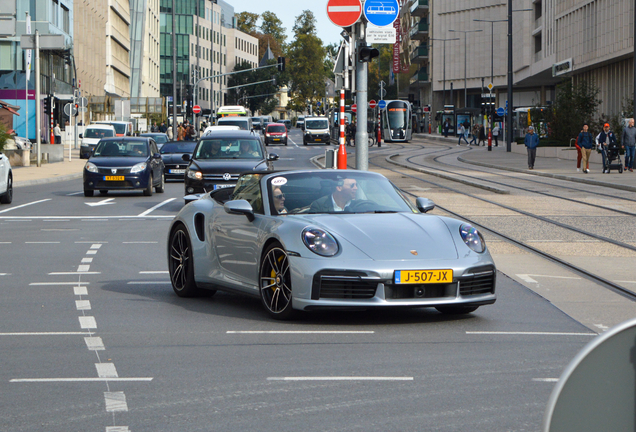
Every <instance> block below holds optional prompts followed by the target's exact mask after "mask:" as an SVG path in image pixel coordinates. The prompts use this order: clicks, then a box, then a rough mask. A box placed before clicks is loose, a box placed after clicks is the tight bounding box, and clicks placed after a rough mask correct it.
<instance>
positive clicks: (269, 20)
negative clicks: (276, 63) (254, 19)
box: [261, 11, 287, 48]
mask: <svg viewBox="0 0 636 432" xmlns="http://www.w3.org/2000/svg"><path fill="white" fill-rule="evenodd" d="M261 19H262V23H261V32H262V33H263V34H265V35H270V36H272V37H273V38H274V39H275V40H276V42H277V43H278V46H279V47H281V48H284V47H285V40H286V39H287V36H286V35H285V31H286V30H287V29H286V28H285V27H283V22H282V21H281V20H280V19H278V17H277V16H276V14H275V13H273V12H270V11H265V12H263V14H262V15H261Z"/></svg>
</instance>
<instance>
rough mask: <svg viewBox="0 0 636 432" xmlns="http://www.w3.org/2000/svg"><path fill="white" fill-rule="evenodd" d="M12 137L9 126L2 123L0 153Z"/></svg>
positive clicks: (0, 125)
mask: <svg viewBox="0 0 636 432" xmlns="http://www.w3.org/2000/svg"><path fill="white" fill-rule="evenodd" d="M9 139H11V135H9V133H8V132H7V127H6V126H5V125H4V124H3V123H0V153H2V151H3V150H4V146H5V145H7V140H9Z"/></svg>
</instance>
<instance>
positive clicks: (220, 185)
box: [214, 184, 236, 190]
mask: <svg viewBox="0 0 636 432" xmlns="http://www.w3.org/2000/svg"><path fill="white" fill-rule="evenodd" d="M234 186H236V185H235V184H215V185H214V190H217V189H225V188H229V187H234Z"/></svg>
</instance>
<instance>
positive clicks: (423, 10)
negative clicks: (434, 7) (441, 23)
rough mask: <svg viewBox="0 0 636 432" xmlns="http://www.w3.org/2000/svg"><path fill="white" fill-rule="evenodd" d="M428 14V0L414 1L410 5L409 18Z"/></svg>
mask: <svg viewBox="0 0 636 432" xmlns="http://www.w3.org/2000/svg"><path fill="white" fill-rule="evenodd" d="M426 14H428V0H414V1H413V4H412V5H411V16H419V17H421V16H424V15H426Z"/></svg>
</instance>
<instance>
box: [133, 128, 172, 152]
mask: <svg viewBox="0 0 636 432" xmlns="http://www.w3.org/2000/svg"><path fill="white" fill-rule="evenodd" d="M139 136H142V137H150V138H152V139H153V140H155V142H156V143H157V148H158V149H159V150H161V146H162V145H164V144H165V143H167V142H168V141H170V138H168V134H165V133H163V132H144V133H142V134H140V135H139Z"/></svg>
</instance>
